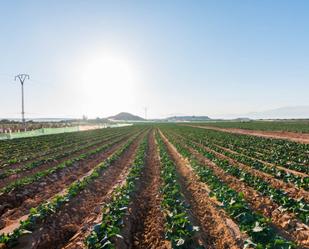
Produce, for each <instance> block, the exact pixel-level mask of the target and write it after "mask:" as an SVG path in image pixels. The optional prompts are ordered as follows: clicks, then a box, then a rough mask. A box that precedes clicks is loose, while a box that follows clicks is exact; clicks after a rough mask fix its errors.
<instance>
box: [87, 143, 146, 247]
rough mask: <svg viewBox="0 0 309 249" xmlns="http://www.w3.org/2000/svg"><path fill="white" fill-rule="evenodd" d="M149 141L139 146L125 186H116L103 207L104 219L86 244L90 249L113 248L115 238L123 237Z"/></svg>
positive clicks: (94, 229)
mask: <svg viewBox="0 0 309 249" xmlns="http://www.w3.org/2000/svg"><path fill="white" fill-rule="evenodd" d="M147 147H148V141H147V137H146V138H145V139H144V141H143V142H142V144H141V145H140V146H139V148H138V151H137V154H136V156H135V159H134V162H133V165H132V166H131V169H130V172H129V174H128V176H127V177H126V180H125V183H124V185H123V186H120V187H118V188H116V190H115V191H114V192H113V195H112V198H111V201H110V202H109V203H107V204H106V205H105V206H103V208H102V214H103V216H102V221H101V223H99V224H97V225H95V226H94V227H93V230H92V232H91V234H90V235H89V236H88V237H87V238H86V240H85V244H86V246H87V248H89V249H99V248H101V249H113V248H116V247H115V240H116V239H117V238H118V239H119V238H122V236H121V229H122V228H123V224H124V223H123V218H124V216H125V215H126V214H127V212H128V207H129V204H130V202H132V196H133V193H134V192H135V191H136V184H137V182H138V181H139V179H140V177H141V173H142V170H143V168H144V166H145V159H146V153H147Z"/></svg>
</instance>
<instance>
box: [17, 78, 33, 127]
mask: <svg viewBox="0 0 309 249" xmlns="http://www.w3.org/2000/svg"><path fill="white" fill-rule="evenodd" d="M16 79H19V82H20V84H21V118H22V122H23V125H24V126H25V109H24V82H25V80H26V79H28V80H29V79H30V77H29V75H28V74H18V75H16V76H15V80H16Z"/></svg>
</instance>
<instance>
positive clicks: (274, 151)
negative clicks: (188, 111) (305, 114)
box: [0, 123, 309, 249]
mask: <svg viewBox="0 0 309 249" xmlns="http://www.w3.org/2000/svg"><path fill="white" fill-rule="evenodd" d="M193 126H194V125H191V126H190V125H188V124H155V123H152V124H140V125H133V126H129V127H122V128H107V129H98V130H92V131H84V132H73V133H66V134H57V135H46V136H40V137H33V138H24V139H15V140H8V141H0V216H1V219H0V248H1V249H4V248H18V249H19V248H35V249H43V248H51V249H53V248H62V249H76V248H77V249H82V248H84V249H85V248H88V249H99V248H106V249H112V248H121V249H122V248H139V249H147V248H149V249H150V248H159V249H171V248H179V249H201V248H205V249H206V248H207V249H208V248H212V249H227V248H233V249H236V248H258V249H263V248H274V249H292V248H309V227H308V225H309V144H306V143H298V142H294V141H291V140H286V139H274V138H267V137H259V136H252V135H246V134H233V133H230V132H225V131H220V130H212V129H205V128H203V127H193Z"/></svg>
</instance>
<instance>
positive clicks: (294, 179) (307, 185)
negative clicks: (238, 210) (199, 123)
mask: <svg viewBox="0 0 309 249" xmlns="http://www.w3.org/2000/svg"><path fill="white" fill-rule="evenodd" d="M178 136H179V135H178ZM189 137H190V140H191V141H192V142H193V141H195V142H197V143H200V144H202V145H204V146H207V147H208V148H210V149H212V150H214V151H216V152H218V153H221V154H223V155H225V156H227V157H230V158H232V159H234V160H236V161H238V162H240V163H243V164H245V165H248V166H249V167H251V168H254V169H256V170H259V171H262V172H265V173H267V174H269V175H272V176H273V177H274V178H276V179H279V180H282V181H284V182H286V183H292V184H294V185H295V187H298V188H303V189H304V190H309V177H300V176H298V175H295V174H292V173H290V172H287V171H285V170H283V169H279V168H278V167H276V166H271V165H266V164H265V163H262V162H261V161H258V160H254V159H253V158H251V157H249V156H246V155H243V154H236V153H232V152H229V151H227V150H224V149H222V148H221V147H220V146H218V145H216V144H213V143H211V142H209V141H206V142H205V141H200V138H199V137H194V136H189ZM198 138H199V139H198Z"/></svg>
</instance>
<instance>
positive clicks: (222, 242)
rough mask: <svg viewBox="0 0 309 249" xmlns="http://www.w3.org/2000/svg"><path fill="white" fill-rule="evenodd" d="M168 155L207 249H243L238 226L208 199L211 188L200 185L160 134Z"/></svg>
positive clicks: (242, 236)
mask: <svg viewBox="0 0 309 249" xmlns="http://www.w3.org/2000/svg"><path fill="white" fill-rule="evenodd" d="M160 135H161V136H162V137H163V141H164V143H165V144H166V145H167V148H168V152H169V153H170V155H171V156H172V158H173V160H174V161H175V162H176V166H177V171H178V173H179V177H180V180H181V184H182V186H183V191H184V194H185V196H186V198H188V200H189V203H190V207H191V211H192V213H193V214H194V216H195V217H197V219H198V220H199V223H200V228H201V230H202V233H203V234H205V235H206V236H205V237H206V240H207V248H213V249H221V248H222V249H227V248H231V249H236V248H237V249H239V248H243V245H244V240H245V239H246V236H245V235H244V234H242V233H241V232H240V230H239V228H238V226H237V225H236V224H235V223H234V222H233V221H232V220H231V219H230V218H229V217H228V215H226V214H225V212H224V211H223V210H222V209H220V208H219V207H218V205H220V203H218V202H217V201H216V200H214V199H213V198H210V196H209V192H210V190H209V188H208V186H207V185H206V184H205V183H203V182H201V181H200V180H199V178H198V176H197V175H195V173H194V172H193V170H192V168H191V166H190V164H189V163H188V161H187V160H185V159H184V158H183V157H182V156H181V155H180V154H179V153H178V151H177V150H176V148H175V147H174V146H173V145H172V144H171V143H170V142H169V141H168V140H167V138H166V137H165V136H164V135H163V134H162V133H161V132H160Z"/></svg>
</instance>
